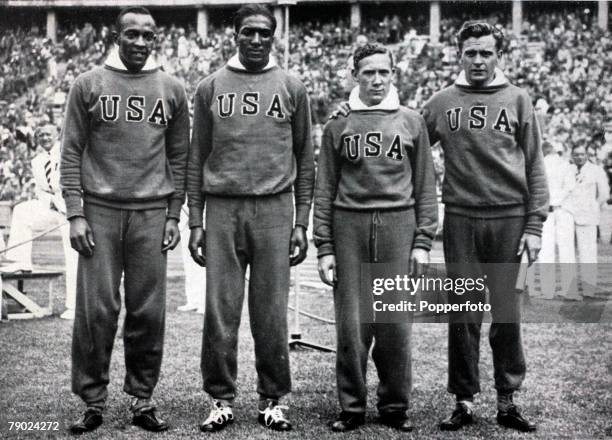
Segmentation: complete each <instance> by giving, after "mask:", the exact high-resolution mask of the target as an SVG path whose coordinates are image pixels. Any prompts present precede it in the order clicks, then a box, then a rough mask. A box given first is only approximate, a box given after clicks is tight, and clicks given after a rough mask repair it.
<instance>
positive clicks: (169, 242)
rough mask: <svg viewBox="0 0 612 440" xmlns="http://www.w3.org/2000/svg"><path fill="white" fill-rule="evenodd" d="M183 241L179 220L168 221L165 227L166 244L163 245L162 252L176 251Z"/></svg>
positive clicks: (170, 219) (171, 219)
mask: <svg viewBox="0 0 612 440" xmlns="http://www.w3.org/2000/svg"><path fill="white" fill-rule="evenodd" d="M179 241H181V231H180V230H179V227H178V220H177V219H175V218H169V219H166V225H165V227H164V242H163V243H162V252H166V251H167V250H170V249H174V248H175V247H176V245H177V244H178V243H179Z"/></svg>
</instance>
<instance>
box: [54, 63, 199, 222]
mask: <svg viewBox="0 0 612 440" xmlns="http://www.w3.org/2000/svg"><path fill="white" fill-rule="evenodd" d="M61 149H62V151H61V164H60V174H61V177H60V184H61V187H62V195H63V197H64V199H65V201H66V208H67V216H68V218H71V217H75V216H83V209H82V201H83V199H84V200H85V201H86V202H90V203H95V204H101V205H105V206H110V207H117V208H125V209H146V208H153V207H167V208H168V217H170V218H176V219H177V220H178V219H179V214H180V208H181V205H182V203H183V200H184V198H185V174H186V166H187V154H188V149H189V109H188V102H187V96H186V93H185V89H184V87H183V86H182V85H181V83H180V82H179V81H178V80H177V79H175V78H173V77H171V76H169V75H168V74H166V73H165V72H163V71H161V70H160V69H159V68H157V67H156V66H154V65H153V64H152V63H151V62H147V64H146V65H145V67H144V68H143V70H142V71H140V72H138V73H131V72H129V71H128V70H127V69H126V68H125V66H124V65H123V63H122V61H121V59H120V58H119V55H118V53H117V51H113V52H112V53H111V55H110V56H109V58H108V59H107V60H106V63H105V65H104V66H100V67H96V68H94V69H92V70H90V71H88V72H85V73H83V74H81V75H79V76H78V77H77V79H76V80H75V82H74V84H73V86H72V88H71V90H70V93H69V95H68V103H67V107H66V116H65V119H64V127H63V130H62V141H61Z"/></svg>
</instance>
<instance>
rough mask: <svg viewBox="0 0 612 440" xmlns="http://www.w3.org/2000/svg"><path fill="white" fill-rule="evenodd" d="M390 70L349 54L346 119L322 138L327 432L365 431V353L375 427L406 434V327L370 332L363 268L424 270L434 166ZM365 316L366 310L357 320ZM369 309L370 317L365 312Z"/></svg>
mask: <svg viewBox="0 0 612 440" xmlns="http://www.w3.org/2000/svg"><path fill="white" fill-rule="evenodd" d="M393 71H394V69H393V61H392V59H391V54H390V53H389V51H388V50H387V49H386V48H384V47H383V46H380V45H375V44H366V45H365V46H363V47H360V48H358V49H357V50H356V51H355V54H354V66H353V70H352V72H353V77H354V78H355V80H356V81H357V82H358V84H359V86H358V87H356V88H355V89H353V91H352V92H351V95H350V98H349V105H350V108H351V113H350V115H348V117H340V118H337V119H334V120H331V121H329V122H328V123H327V125H326V126H325V129H324V131H323V144H322V146H321V152H320V156H319V170H318V174H317V180H316V185H315V207H314V238H315V244H316V246H317V249H318V258H319V264H318V268H319V275H320V277H321V280H323V282H325V283H326V284H329V285H330V286H333V287H334V308H335V313H336V335H337V354H336V378H337V383H338V398H339V400H340V407H341V413H340V415H339V416H338V418H337V420H336V421H334V423H333V424H332V430H333V431H335V432H345V431H350V430H353V429H356V428H358V427H359V426H360V425H362V424H363V423H364V422H365V413H366V403H367V386H366V365H367V361H368V354H369V352H370V348H371V347H372V346H373V349H372V358H373V360H374V364H375V365H376V369H377V372H378V377H379V378H380V382H379V385H378V392H377V394H378V404H377V407H378V411H379V414H380V419H381V422H382V423H384V424H386V425H388V426H391V427H393V428H395V429H397V430H400V431H411V430H412V429H413V426H412V423H411V422H410V420H409V418H408V415H407V411H408V405H409V397H410V391H411V386H412V361H411V343H410V335H411V328H412V322H411V320H410V319H408V318H407V319H406V320H405V321H404V322H399V323H397V322H368V319H366V318H364V316H369V315H370V313H369V312H371V310H372V307H373V304H372V302H371V301H367V300H366V301H362V300H361V298H362V297H363V295H364V294H365V295H367V296H368V297H369V296H371V291H367V292H363V291H362V286H361V275H362V266H363V265H364V264H371V263H381V264H382V263H384V264H386V265H388V266H390V265H391V264H397V265H398V266H399V267H402V268H404V267H405V268H408V267H410V266H412V268H413V271H412V273H413V276H414V277H418V273H416V271H417V270H418V269H419V268H418V267H417V266H418V265H422V264H426V263H428V262H429V250H430V249H431V243H432V240H433V237H434V235H435V232H436V226H437V202H436V193H435V176H434V168H433V159H432V156H431V149H430V146H429V138H428V135H427V127H426V126H425V121H424V120H423V118H422V116H421V115H419V114H418V113H417V112H415V111H413V110H410V109H407V108H406V107H402V106H400V105H399V98H398V96H397V92H396V90H395V88H393V87H392V85H391V79H392V76H393ZM364 309H365V310H364ZM368 309H369V310H368Z"/></svg>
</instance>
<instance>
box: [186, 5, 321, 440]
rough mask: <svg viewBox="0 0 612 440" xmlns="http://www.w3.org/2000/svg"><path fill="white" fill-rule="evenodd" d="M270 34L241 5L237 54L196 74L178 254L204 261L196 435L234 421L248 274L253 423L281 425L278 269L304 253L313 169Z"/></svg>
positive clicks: (264, 15)
mask: <svg viewBox="0 0 612 440" xmlns="http://www.w3.org/2000/svg"><path fill="white" fill-rule="evenodd" d="M275 28H276V20H275V18H274V15H273V14H272V13H271V12H270V10H269V9H268V8H267V7H265V6H262V5H257V4H250V5H245V6H243V7H242V8H240V9H239V10H238V12H237V13H236V16H235V18H234V31H235V34H234V35H235V40H236V44H237V46H238V54H237V55H236V56H234V57H232V58H231V59H230V60H229V61H228V63H227V64H226V65H225V66H224V67H222V68H221V69H219V70H218V71H216V72H215V73H213V74H212V75H210V76H208V77H206V78H204V79H203V80H202V81H201V82H200V84H199V85H198V87H197V90H196V95H195V98H194V117H193V135H192V139H191V147H190V151H189V165H188V171H187V192H188V195H189V201H188V205H189V216H190V220H189V224H190V228H191V236H190V240H189V241H190V243H189V250H190V252H191V255H192V257H193V258H194V260H195V261H196V262H198V263H199V264H201V265H205V266H206V312H205V317H204V336H203V342H202V376H203V381H204V390H205V391H206V392H207V393H208V394H209V395H210V396H211V397H212V399H213V405H212V408H211V411H210V415H209V417H208V418H207V419H206V420H204V422H203V423H202V424H201V426H200V429H201V430H202V431H205V432H210V431H219V430H222V429H224V428H226V427H227V426H228V425H229V424H230V423H231V422H233V420H234V414H233V410H232V402H233V400H234V397H235V395H236V371H237V365H236V363H237V348H238V327H239V324H240V316H241V313H242V303H243V301H244V289H245V271H246V269H247V267H250V277H249V294H248V303H249V304H248V306H249V319H250V324H251V332H252V334H253V339H254V341H255V366H256V369H257V376H258V384H257V392H258V394H259V408H258V410H259V414H258V420H259V423H260V424H262V425H263V426H265V427H266V428H269V429H273V430H278V431H288V430H290V429H291V423H290V422H289V421H288V420H287V418H286V416H285V414H284V413H283V411H282V409H283V406H281V405H279V404H278V403H279V399H280V398H281V397H283V396H284V395H286V394H287V393H289V392H290V390H291V376H290V371H289V353H288V344H287V338H288V331H287V299H288V293H289V266H290V265H295V264H299V263H300V262H301V261H303V260H304V258H305V257H306V249H307V240H306V229H307V227H308V216H309V212H310V204H311V202H312V191H313V185H314V162H313V153H312V143H311V139H310V136H311V133H310V109H309V104H308V95H307V92H306V89H305V87H304V85H303V84H302V83H301V82H300V81H299V80H298V79H296V78H293V77H291V76H289V75H287V74H286V73H285V72H284V71H283V70H281V69H280V68H279V67H278V66H277V65H276V63H275V62H274V60H273V58H271V57H270V50H271V47H272V41H273V39H274V30H275ZM294 207H295V216H294ZM204 208H206V222H205V224H206V235H205V234H204V229H203V211H204ZM296 248H297V249H298V253H297V254H295V255H291V254H293V253H294V250H295V249H296Z"/></svg>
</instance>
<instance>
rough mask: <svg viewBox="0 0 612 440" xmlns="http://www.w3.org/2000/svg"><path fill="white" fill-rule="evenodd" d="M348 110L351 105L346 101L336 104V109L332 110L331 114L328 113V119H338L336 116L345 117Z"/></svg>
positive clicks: (349, 110)
mask: <svg viewBox="0 0 612 440" xmlns="http://www.w3.org/2000/svg"><path fill="white" fill-rule="evenodd" d="M350 112H351V107H350V106H349V103H348V101H344V102H341V103H340V104H338V107H336V110H334V111H333V112H332V114H331V115H329V119H338V116H344V117H345V118H346V117H347V116H348V115H349V113H350Z"/></svg>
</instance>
